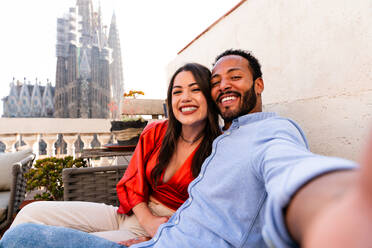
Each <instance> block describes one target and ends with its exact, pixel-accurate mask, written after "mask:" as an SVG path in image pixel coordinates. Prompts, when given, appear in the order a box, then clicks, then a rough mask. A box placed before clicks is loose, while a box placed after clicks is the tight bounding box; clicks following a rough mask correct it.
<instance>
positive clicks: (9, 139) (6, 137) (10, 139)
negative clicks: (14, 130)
mask: <svg viewBox="0 0 372 248" xmlns="http://www.w3.org/2000/svg"><path fill="white" fill-rule="evenodd" d="M0 140H1V141H2V142H3V143H4V144H5V152H14V151H15V147H14V144H15V143H16V142H17V135H16V134H3V135H0Z"/></svg>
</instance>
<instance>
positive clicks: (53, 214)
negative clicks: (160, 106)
mask: <svg viewBox="0 0 372 248" xmlns="http://www.w3.org/2000/svg"><path fill="white" fill-rule="evenodd" d="M210 75H211V74H210V71H209V70H208V69H207V68H206V67H204V66H202V65H199V64H194V63H190V64H186V65H184V66H183V67H181V68H179V69H178V70H177V71H176V72H175V73H174V75H173V77H172V79H171V81H170V84H169V88H168V95H167V104H168V109H169V120H168V121H161V122H155V123H151V124H150V125H148V126H147V127H146V128H145V130H144V131H143V133H142V134H141V137H140V140H139V142H138V145H137V147H136V150H135V152H134V154H133V157H132V159H131V161H130V164H129V166H128V169H127V171H126V172H125V174H124V176H123V178H122V179H121V180H120V182H119V183H118V185H117V192H118V197H119V201H120V207H119V209H117V208H115V207H113V206H107V205H104V204H97V203H86V202H37V203H33V204H30V205H28V206H26V207H25V208H23V209H22V211H21V212H20V213H19V214H18V215H17V218H16V219H15V221H14V222H13V224H12V227H14V226H16V225H18V224H21V223H25V222H32V223H42V224H46V225H52V226H64V227H71V228H74V229H78V230H81V231H85V232H89V233H92V234H95V235H97V236H100V237H103V238H106V239H108V240H111V241H115V242H119V241H123V240H128V239H133V238H139V237H140V238H142V239H143V237H152V236H154V235H155V233H156V231H157V229H158V227H159V225H161V224H162V223H165V222H167V221H168V219H169V217H170V216H171V215H172V214H173V213H174V212H175V210H177V208H178V207H179V206H181V205H182V203H183V202H184V201H185V200H186V199H187V198H188V194H187V186H188V184H189V183H190V182H191V181H192V180H193V179H194V178H195V177H196V176H197V175H198V174H199V172H200V168H201V165H202V163H203V161H204V159H205V158H206V157H207V156H208V155H209V154H210V152H211V147H212V142H213V140H214V138H215V137H217V136H218V135H219V134H220V130H219V128H218V125H217V111H216V107H215V104H214V103H213V100H212V98H211V96H210V84H209V81H210ZM132 213H133V214H132ZM126 244H127V243H126Z"/></svg>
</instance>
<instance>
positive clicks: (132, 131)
mask: <svg viewBox="0 0 372 248" xmlns="http://www.w3.org/2000/svg"><path fill="white" fill-rule="evenodd" d="M137 95H144V93H143V92H142V91H135V90H130V91H129V93H124V101H126V100H127V98H132V99H136V96H137ZM126 113H127V114H124V115H123V116H122V119H121V120H120V121H111V129H110V131H111V132H112V133H113V134H114V136H115V138H116V140H117V141H118V144H119V145H122V146H134V145H136V144H137V143H138V139H139V136H140V134H141V132H142V130H143V129H144V127H145V126H146V125H147V121H146V120H145V119H143V118H142V117H141V116H138V115H137V114H136V111H135V109H131V110H129V111H126Z"/></svg>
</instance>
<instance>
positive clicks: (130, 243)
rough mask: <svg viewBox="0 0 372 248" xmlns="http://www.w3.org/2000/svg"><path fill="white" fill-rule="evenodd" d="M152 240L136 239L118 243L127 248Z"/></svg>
mask: <svg viewBox="0 0 372 248" xmlns="http://www.w3.org/2000/svg"><path fill="white" fill-rule="evenodd" d="M150 239H151V238H150V237H138V238H134V239H128V240H124V241H120V242H118V244H119V245H125V246H127V247H129V246H131V245H134V244H138V243H142V242H145V241H147V240H150Z"/></svg>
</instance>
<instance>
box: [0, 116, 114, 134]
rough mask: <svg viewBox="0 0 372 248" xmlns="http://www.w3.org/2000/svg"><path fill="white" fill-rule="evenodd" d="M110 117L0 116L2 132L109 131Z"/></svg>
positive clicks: (0, 131) (0, 132)
mask: <svg viewBox="0 0 372 248" xmlns="http://www.w3.org/2000/svg"><path fill="white" fill-rule="evenodd" d="M110 128H111V123H110V120H109V119H68V118H0V134H13V133H17V134H30V133H43V134H49V133H52V134H55V133H78V134H79V133H81V134H84V133H89V134H91V133H109V132H110Z"/></svg>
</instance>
